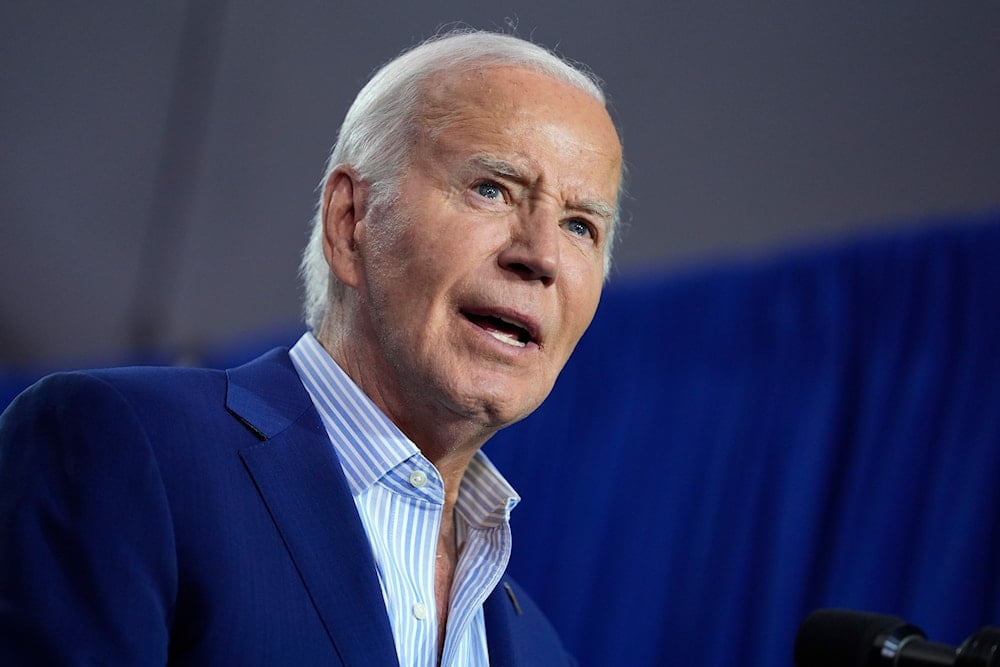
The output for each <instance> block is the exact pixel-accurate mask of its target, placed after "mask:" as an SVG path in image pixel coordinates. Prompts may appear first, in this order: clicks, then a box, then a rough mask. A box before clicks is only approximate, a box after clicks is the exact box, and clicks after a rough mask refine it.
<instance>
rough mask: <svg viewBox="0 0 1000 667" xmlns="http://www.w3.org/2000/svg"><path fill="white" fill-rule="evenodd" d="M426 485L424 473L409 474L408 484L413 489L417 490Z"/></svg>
mask: <svg viewBox="0 0 1000 667" xmlns="http://www.w3.org/2000/svg"><path fill="white" fill-rule="evenodd" d="M426 483H427V475H425V474H424V471H422V470H414V471H413V472H411V473H410V484H412V485H413V487H414V488H417V489H419V488H420V487H422V486H423V485H424V484H426Z"/></svg>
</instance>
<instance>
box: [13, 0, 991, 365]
mask: <svg viewBox="0 0 1000 667" xmlns="http://www.w3.org/2000/svg"><path fill="white" fill-rule="evenodd" d="M455 22H465V23H467V24H469V25H472V26H475V27H480V28H488V29H500V30H504V31H507V32H511V31H516V33H517V34H519V35H521V36H522V37H527V38H531V39H533V40H535V41H538V42H540V43H542V44H545V45H548V46H550V47H554V48H556V49H558V51H559V52H560V53H562V54H563V55H565V56H567V57H569V58H572V59H576V60H580V61H583V62H585V63H587V64H588V65H589V66H590V67H592V68H593V70H594V71H595V72H596V73H598V74H599V75H600V76H601V77H603V78H604V79H605V80H606V82H607V89H608V93H609V95H610V98H611V101H612V105H613V107H614V112H615V116H616V120H617V122H618V124H619V125H620V127H621V129H622V134H623V137H624V143H625V152H626V158H627V160H628V164H629V168H630V177H629V182H628V190H629V197H628V199H627V200H626V201H625V203H624V209H625V212H626V219H627V221H628V228H627V230H626V233H625V234H624V237H623V242H622V243H621V245H620V249H619V253H618V256H617V271H618V273H619V274H630V273H635V272H650V271H658V270H663V269H664V268H673V267H678V266H689V265H691V264H697V263H701V262H704V261H706V260H712V259H715V258H719V257H732V256H736V255H741V256H745V255H748V254H753V255H759V254H762V253H764V254H767V253H773V252H774V251H775V250H776V249H780V248H783V247H786V246H789V245H795V244H802V243H808V242H811V241H813V240H816V239H831V238H840V237H844V236H845V235H852V234H857V233H864V232H866V231H868V230H872V229H882V228H886V227H893V226H899V225H903V224H906V225H921V224H928V223H933V224H939V223H940V222H941V219H942V214H952V213H955V212H969V211H980V210H983V209H987V208H991V207H996V206H998V205H1000V187H998V186H1000V121H998V120H997V119H998V118H1000V4H998V3H996V2H958V3H951V2H935V1H933V0H919V1H908V2H902V1H900V2H876V3H872V2H863V1H861V0H846V1H844V2H837V3H828V2H801V3H752V4H748V3H742V2H736V1H723V2H691V1H680V2H673V1H666V2H665V1H662V0H660V1H656V2H652V1H648V2H647V1H641V0H623V1H622V2H617V3H614V6H613V7H612V5H610V4H609V3H607V2H596V1H594V0H582V1H581V0H578V1H576V2H527V1H518V0H512V1H509V2H504V3H495V4H488V5H476V6H473V5H470V4H468V3H465V2H459V1H457V0H436V1H435V2H426V3H403V2H392V1H388V0H369V1H368V2H364V3H344V2H333V1H319V0H315V1H310V0H296V1H294V2H289V3H281V4H280V6H279V5H278V4H275V3H268V2H225V1H221V0H208V1H200V2H193V1H191V2H181V1H178V2H143V3H127V2H100V1H98V2H88V3H62V2H45V1H40V2H19V1H15V2H6V3H3V5H2V6H0V61H2V63H3V66H2V68H0V99H2V102H0V146H2V147H3V148H2V152H3V160H2V161H0V221H2V237H0V253H2V257H3V261H2V262H0V313H2V315H0V364H3V365H8V366H9V365H19V364H43V365H52V366H63V365H75V364H78V363H91V364H93V363H99V362H107V361H114V360H117V359H119V358H120V357H121V355H122V353H123V351H130V350H141V351H148V350H149V349H157V350H171V351H174V352H176V353H177V354H188V355H192V354H195V353H197V351H198V350H199V349H202V348H203V347H205V346H206V345H211V344H215V343H220V342H221V343H226V342H227V341H229V340H231V339H232V338H233V337H234V336H238V335H240V334H241V332H247V331H259V330H274V329H276V328H278V329H280V328H285V327H288V326H290V325H294V324H295V323H296V322H297V321H298V317H299V305H298V302H299V285H298V280H297V278H296V268H297V261H298V253H299V251H300V248H301V246H302V245H303V244H304V240H305V233H306V227H307V223H308V220H309V218H310V216H311V214H312V210H313V206H314V201H315V198H316V192H315V186H316V184H317V182H318V181H319V179H320V177H321V175H322V170H323V164H324V158H325V156H326V154H327V152H328V150H329V148H330V146H331V145H332V144H333V142H334V140H335V135H336V130H337V127H338V126H339V124H340V121H341V119H342V118H343V114H344V112H345V111H346V108H347V106H348V104H349V103H350V101H351V99H352V98H353V96H354V95H355V93H356V92H357V90H358V89H359V88H360V87H361V85H363V83H364V82H365V80H366V79H367V77H368V76H369V75H370V73H371V72H372V70H373V69H374V68H375V67H376V66H377V65H379V64H381V63H383V62H385V61H386V60H389V59H391V58H392V57H393V56H394V55H396V54H397V53H398V52H399V51H400V50H401V49H403V48H405V47H407V46H410V45H413V44H415V43H417V42H419V41H420V40H422V39H424V38H426V37H428V36H430V35H432V34H434V33H435V32H436V31H437V30H438V29H439V28H440V27H441V26H448V25H452V24H454V23H455Z"/></svg>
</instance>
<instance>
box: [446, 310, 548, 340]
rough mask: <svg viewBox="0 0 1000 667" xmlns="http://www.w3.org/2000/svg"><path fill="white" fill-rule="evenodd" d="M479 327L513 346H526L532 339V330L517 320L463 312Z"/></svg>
mask: <svg viewBox="0 0 1000 667" xmlns="http://www.w3.org/2000/svg"><path fill="white" fill-rule="evenodd" d="M462 314H463V315H465V317H466V318H467V319H468V320H469V321H470V322H472V323H473V324H475V325H476V326H477V327H479V328H480V329H482V330H483V331H485V332H486V333H488V334H489V335H491V336H493V337H494V338H496V339H497V340H498V341H500V342H501V343H505V344H507V345H511V346H513V347H524V346H526V345H527V344H528V343H530V342H531V341H532V336H531V332H530V331H528V330H527V329H526V328H525V327H523V326H521V325H520V324H518V323H517V322H513V321H511V320H509V319H505V318H503V317H499V316H497V315H481V314H476V313H462Z"/></svg>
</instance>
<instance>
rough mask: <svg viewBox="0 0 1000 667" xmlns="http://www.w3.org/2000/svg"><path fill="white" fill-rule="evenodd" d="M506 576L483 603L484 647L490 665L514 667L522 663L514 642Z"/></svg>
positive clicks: (510, 603)
mask: <svg viewBox="0 0 1000 667" xmlns="http://www.w3.org/2000/svg"><path fill="white" fill-rule="evenodd" d="M506 584H507V578H506V577H504V578H503V579H502V580H501V581H500V583H499V584H497V586H496V588H494V589H493V592H492V593H490V595H489V597H487V598H486V602H484V603H483V618H484V619H485V621H486V647H487V649H488V650H489V654H490V664H491V665H503V666H504V667H516V666H517V665H521V664H523V661H522V660H521V657H520V655H519V653H518V651H517V645H516V643H515V642H514V628H513V624H514V622H515V620H516V619H515V618H514V615H515V613H516V612H515V610H514V603H513V602H512V600H511V599H510V597H509V596H508V594H507V588H506Z"/></svg>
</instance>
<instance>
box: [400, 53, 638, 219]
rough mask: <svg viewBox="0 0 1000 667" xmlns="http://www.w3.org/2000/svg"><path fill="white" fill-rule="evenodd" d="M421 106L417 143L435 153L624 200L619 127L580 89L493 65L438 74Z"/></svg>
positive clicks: (562, 82)
mask: <svg viewBox="0 0 1000 667" xmlns="http://www.w3.org/2000/svg"><path fill="white" fill-rule="evenodd" d="M419 108H420V112H419V114H418V121H417V125H418V137H417V143H418V144H423V148H425V149H429V151H430V155H431V156H434V157H438V158H440V157H443V155H445V154H447V155H449V156H480V157H481V156H493V157H495V158H496V159H497V161H498V163H499V162H503V163H506V164H509V165H514V166H516V167H517V170H518V172H519V174H521V175H525V176H527V175H535V176H538V177H542V176H544V177H546V178H548V179H549V180H550V181H552V182H553V184H558V185H559V186H560V187H572V188H573V189H579V188H583V189H586V190H588V191H592V190H595V189H596V190H600V191H601V192H600V194H601V196H603V197H605V198H607V197H610V199H611V201H612V202H613V201H614V199H615V198H616V197H617V187H618V181H619V180H620V175H621V146H620V143H619V140H618V134H617V131H616V130H615V128H614V124H613V123H612V121H611V118H610V116H609V115H608V113H607V111H606V110H605V108H604V105H603V104H602V103H601V102H600V101H598V100H597V99H595V98H594V97H593V96H591V95H590V94H589V93H587V92H585V91H583V90H581V89H579V88H577V87H576V86H573V85H571V84H569V83H566V82H564V81H562V80H560V79H556V78H554V77H552V76H551V75H548V74H542V73H539V72H535V71H533V70H530V69H526V68H522V67H512V66H487V67H481V68H476V69H472V70H468V71H458V72H445V73H441V74H438V75H435V76H433V77H431V79H430V80H429V81H428V83H427V85H426V86H425V87H424V93H423V99H422V100H421V104H420V105H419ZM557 182H558V183H557ZM591 194H593V193H591Z"/></svg>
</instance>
